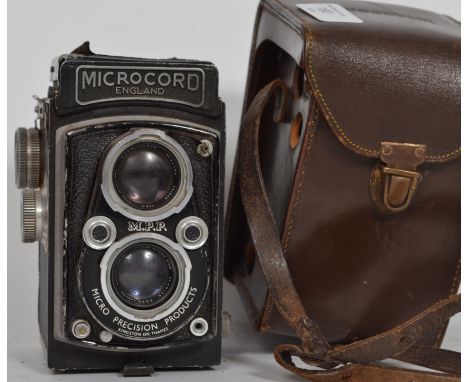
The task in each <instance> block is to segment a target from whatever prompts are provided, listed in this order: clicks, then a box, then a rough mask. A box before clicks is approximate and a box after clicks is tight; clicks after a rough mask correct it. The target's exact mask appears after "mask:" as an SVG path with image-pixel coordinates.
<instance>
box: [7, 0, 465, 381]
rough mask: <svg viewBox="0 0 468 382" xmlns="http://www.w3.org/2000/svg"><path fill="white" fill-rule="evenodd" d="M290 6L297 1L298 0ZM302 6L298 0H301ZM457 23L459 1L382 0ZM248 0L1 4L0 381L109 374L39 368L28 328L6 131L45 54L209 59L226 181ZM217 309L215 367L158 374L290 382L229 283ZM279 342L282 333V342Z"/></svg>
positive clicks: (35, 339)
mask: <svg viewBox="0 0 468 382" xmlns="http://www.w3.org/2000/svg"><path fill="white" fill-rule="evenodd" d="M298 2H299V1H298ZM300 2H301V3H303V2H305V1H300ZM386 2H387V3H395V4H403V5H409V6H415V7H420V8H426V9H430V10H434V11H438V12H441V13H445V14H448V15H450V16H452V17H454V18H457V19H460V2H459V1H458V0H444V1H440V0H433V1H429V0H412V1H411V0H406V1H405V0H399V1H391V0H387V1H386ZM256 7H257V1H254V0H235V1H225V0H197V1H193V0H187V1H180V0H179V1H174V0H171V1H164V2H163V1H161V0H138V1H128V0H127V1H123V0H106V1H104V0H101V1H96V0H81V1H65V0H40V1H34V0H30V1H27V0H10V1H9V3H8V84H9V86H8V93H7V97H8V131H7V139H8V153H7V154H8V179H7V190H8V379H9V380H11V381H23V380H25V381H26V380H27V381H38V382H39V381H45V380H57V381H62V380H73V381H78V380H86V379H88V380H96V379H97V378H99V379H100V380H103V381H107V380H108V381H110V380H115V378H116V374H115V373H107V374H100V375H92V376H91V375H89V374H88V375H83V374H74V375H62V374H54V373H52V372H51V371H49V370H48V369H47V367H46V366H45V364H44V356H43V353H42V349H41V345H40V340H39V335H38V326H37V285H38V275H37V245H36V244H34V245H26V244H22V243H20V232H19V205H20V200H19V199H20V192H19V191H18V190H16V188H15V185H14V166H13V136H14V131H15V129H16V127H18V126H25V127H30V126H32V122H33V118H34V113H33V105H34V102H33V100H32V98H31V95H33V94H37V95H40V96H44V95H45V92H46V89H47V86H48V77H49V64H50V62H51V59H52V58H53V57H55V56H57V55H59V54H61V53H68V52H70V51H71V50H72V49H74V48H75V47H77V46H78V45H80V44H81V43H82V42H83V41H86V40H90V41H91V49H92V50H93V51H95V52H97V53H105V54H113V55H126V56H136V57H151V58H167V57H179V58H195V59H202V60H208V61H212V62H214V63H215V64H216V65H217V67H218V69H219V71H220V95H221V97H222V99H223V100H224V101H225V102H226V104H227V161H226V163H227V179H228V180H229V177H230V173H231V167H232V161H233V153H234V150H235V145H236V141H237V134H238V126H239V120H240V112H241V103H242V98H243V92H244V86H245V79H246V71H247V63H248V58H249V49H250V40H251V34H252V28H253V22H254V17H255V12H256ZM225 309H227V310H228V311H230V312H231V314H232V316H233V330H232V335H231V337H230V338H228V339H226V340H225V341H224V345H223V360H224V363H223V364H222V365H221V366H219V367H216V368H215V370H210V371H197V372H191V371H184V372H181V371H178V372H158V373H157V374H156V377H157V378H158V380H160V381H162V380H173V381H185V380H187V381H188V380H191V381H196V380H203V381H210V380H213V381H214V380H219V379H220V378H222V379H223V380H226V381H228V380H237V379H239V377H242V378H243V379H244V380H246V381H247V380H248V381H263V380H268V381H286V380H296V379H295V377H293V376H291V375H289V374H288V373H286V372H284V371H283V370H282V369H281V368H280V367H279V366H277V365H276V364H275V362H274V360H273V358H272V355H271V352H272V350H273V348H274V345H275V344H277V343H281V342H282V341H284V340H285V339H284V338H278V337H276V336H272V335H260V334H257V333H254V332H253V330H252V329H251V328H250V325H249V323H248V322H247V318H246V316H245V313H244V311H243V307H242V305H241V303H240V300H239V298H238V296H237V293H236V291H235V290H234V288H233V287H232V286H231V285H229V284H227V283H225ZM459 331H460V320H459V318H458V317H457V318H455V319H454V320H453V322H452V324H451V326H450V330H449V334H448V336H447V340H446V346H447V347H450V348H451V349H454V350H459V348H460V340H459ZM286 340H287V339H286Z"/></svg>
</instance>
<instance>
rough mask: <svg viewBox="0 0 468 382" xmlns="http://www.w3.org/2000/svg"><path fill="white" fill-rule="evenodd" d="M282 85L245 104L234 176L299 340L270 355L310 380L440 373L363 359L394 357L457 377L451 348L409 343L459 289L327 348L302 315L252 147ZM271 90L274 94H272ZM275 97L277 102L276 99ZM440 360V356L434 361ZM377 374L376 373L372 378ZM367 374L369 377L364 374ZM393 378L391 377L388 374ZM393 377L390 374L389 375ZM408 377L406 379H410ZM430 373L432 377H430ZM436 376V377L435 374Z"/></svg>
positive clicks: (454, 309)
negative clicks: (377, 330) (399, 320)
mask: <svg viewBox="0 0 468 382" xmlns="http://www.w3.org/2000/svg"><path fill="white" fill-rule="evenodd" d="M287 91H288V90H287V87H286V85H285V84H284V83H283V82H282V81H279V80H275V81H273V82H271V83H270V84H268V85H267V86H266V87H265V88H263V89H262V90H261V91H260V92H259V93H258V94H257V96H256V97H255V98H254V100H253V102H252V104H251V106H250V107H249V109H248V111H247V113H246V115H245V118H244V120H243V126H242V129H241V133H240V138H239V166H238V176H239V184H240V191H241V199H242V203H243V207H244V211H245V214H246V218H247V223H248V226H249V229H250V233H251V236H252V240H253V244H254V246H255V249H256V253H257V257H258V259H259V263H260V265H261V267H262V269H263V273H264V275H265V278H266V280H267V283H268V286H269V291H270V293H271V295H272V297H273V301H274V302H275V305H276V307H277V309H278V311H279V312H280V314H281V316H282V317H283V319H284V320H285V321H286V322H287V323H288V324H289V325H290V326H291V327H292V328H293V329H294V330H295V331H296V333H297V336H298V337H299V338H300V339H301V346H300V347H299V346H296V345H281V346H279V347H278V348H277V349H276V350H275V358H276V360H277V361H278V363H279V364H280V365H281V366H283V367H285V368H286V369H288V370H290V371H292V372H294V373H296V374H298V375H301V376H303V377H306V378H308V379H311V380H313V381H319V382H321V381H341V380H343V379H347V380H348V381H361V380H362V381H364V380H366V381H369V380H382V381H393V380H395V381H397V380H398V381H404V380H406V379H407V380H408V381H410V380H412V381H418V382H419V381H423V382H426V381H428V382H429V381H435V380H442V379H440V378H441V377H442V374H437V373H435V374H434V373H428V372H413V371H408V370H405V369H398V368H387V367H382V366H375V365H363V364H366V363H370V362H374V361H379V360H384V359H387V358H396V359H399V360H403V361H406V362H411V363H414V364H417V365H421V366H426V367H430V368H432V369H434V370H439V371H442V372H445V373H447V374H445V375H443V378H444V379H446V380H450V381H458V380H459V377H458V375H459V373H460V367H459V362H457V360H456V357H454V355H453V354H458V353H454V352H448V351H444V350H440V349H432V350H427V348H423V347H419V346H415V344H416V343H417V342H418V341H419V340H420V339H422V338H423V337H424V336H425V335H427V334H428V333H429V332H430V331H431V330H433V329H434V327H438V326H441V325H443V324H445V323H446V322H447V321H448V319H449V318H450V317H451V316H452V315H454V314H456V313H458V312H459V311H460V300H461V297H460V296H459V295H454V296H450V297H449V298H447V299H445V300H442V301H440V302H438V303H436V304H434V305H433V306H431V307H429V308H428V309H426V310H424V311H423V312H421V313H420V314H418V315H416V316H414V317H412V318H411V319H409V320H408V321H406V322H404V323H403V324H401V325H399V326H397V327H395V328H393V329H391V330H388V331H386V332H384V333H381V334H379V335H376V336H373V337H370V338H367V339H364V340H360V341H356V342H353V343H351V344H348V345H341V346H336V347H335V348H332V347H331V345H330V344H329V343H328V342H327V340H326V339H325V337H324V336H323V334H322V333H321V331H320V328H319V326H318V325H317V323H316V322H315V321H314V320H313V319H312V318H311V317H309V316H308V314H307V313H306V311H305V308H304V306H303V304H302V302H301V299H300V297H299V295H298V293H297V291H296V289H295V287H294V283H293V281H292V277H291V274H290V272H289V269H288V266H287V262H286V259H285V257H284V254H283V250H282V246H281V242H280V239H279V237H278V234H277V232H278V231H277V228H276V222H275V219H274V217H273V214H272V211H271V207H270V204H269V200H268V195H267V192H266V188H265V185H264V182H263V176H262V171H261V167H260V160H259V153H258V131H259V127H260V123H261V118H262V114H263V110H264V109H265V107H266V106H267V104H268V103H269V102H272V101H273V100H275V99H276V101H277V103H278V104H277V105H276V106H275V108H274V109H275V110H276V111H277V112H276V115H275V116H274V120H275V121H277V122H279V121H281V120H282V118H283V115H284V112H285V106H286V102H285V100H286V96H287ZM274 95H277V96H279V98H274V97H273V96H274ZM278 100H279V102H278ZM293 356H297V357H300V358H301V359H302V360H303V361H304V362H306V363H307V364H309V365H313V366H319V367H321V368H326V369H331V368H333V367H335V366H337V365H338V364H346V363H348V362H353V363H355V364H353V365H346V366H343V367H340V368H338V369H333V370H330V371H328V372H327V371H316V370H313V371H312V370H305V369H300V368H298V367H297V366H295V364H294V363H293V362H292V357H293ZM435 360H442V362H439V361H437V362H434V361H435ZM376 377H378V378H379V379H376ZM370 378H373V379H370ZM392 378H393V379H392ZM395 378H396V379H395ZM411 378H412V379H411ZM434 378H436V379H434ZM437 378H438V379H437Z"/></svg>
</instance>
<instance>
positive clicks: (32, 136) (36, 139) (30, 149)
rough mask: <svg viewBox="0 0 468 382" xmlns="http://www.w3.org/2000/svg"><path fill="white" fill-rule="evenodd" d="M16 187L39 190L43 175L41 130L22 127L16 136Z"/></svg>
mask: <svg viewBox="0 0 468 382" xmlns="http://www.w3.org/2000/svg"><path fill="white" fill-rule="evenodd" d="M15 166H16V186H17V187H18V188H38V187H39V186H40V183H41V181H40V175H41V141H40V136H39V130H37V129H26V128H24V127H20V128H19V129H17V130H16V134H15Z"/></svg>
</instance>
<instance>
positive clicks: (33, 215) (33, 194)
mask: <svg viewBox="0 0 468 382" xmlns="http://www.w3.org/2000/svg"><path fill="white" fill-rule="evenodd" d="M21 210H22V214H21V232H22V235H23V236H22V240H23V243H32V242H34V241H36V240H38V238H39V237H40V235H41V229H42V227H41V225H42V203H41V194H40V191H39V190H31V189H29V188H28V189H25V190H23V199H22V203H21Z"/></svg>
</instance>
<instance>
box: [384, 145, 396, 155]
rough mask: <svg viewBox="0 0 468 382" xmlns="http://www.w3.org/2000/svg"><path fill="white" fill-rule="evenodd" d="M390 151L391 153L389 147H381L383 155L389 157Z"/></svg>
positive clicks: (390, 147) (391, 149)
mask: <svg viewBox="0 0 468 382" xmlns="http://www.w3.org/2000/svg"><path fill="white" fill-rule="evenodd" d="M392 151H393V148H392V146H390V145H385V146H384V147H382V153H383V154H384V155H389V154H391V153H392Z"/></svg>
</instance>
